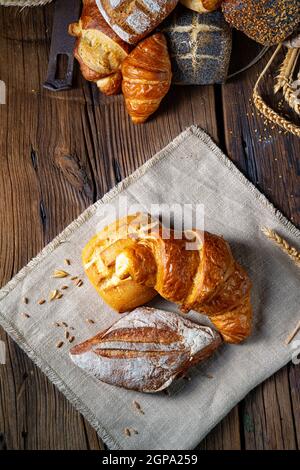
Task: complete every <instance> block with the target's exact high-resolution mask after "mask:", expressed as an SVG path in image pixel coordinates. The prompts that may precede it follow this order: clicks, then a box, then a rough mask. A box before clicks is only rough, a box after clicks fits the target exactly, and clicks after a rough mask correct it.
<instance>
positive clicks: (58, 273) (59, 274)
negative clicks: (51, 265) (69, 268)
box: [52, 269, 70, 279]
mask: <svg viewBox="0 0 300 470" xmlns="http://www.w3.org/2000/svg"><path fill="white" fill-rule="evenodd" d="M68 276H70V274H69V273H67V272H66V271H64V270H63V269H56V270H55V271H54V273H53V274H52V277H54V278H58V279H60V278H63V277H68Z"/></svg>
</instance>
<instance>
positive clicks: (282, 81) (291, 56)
mask: <svg viewBox="0 0 300 470" xmlns="http://www.w3.org/2000/svg"><path fill="white" fill-rule="evenodd" d="M296 51H297V49H288V51H287V53H286V55H285V58H284V60H283V62H282V64H281V66H280V68H279V73H278V75H277V77H276V83H275V85H274V93H278V91H279V90H281V89H282V88H283V87H284V85H286V84H287V83H288V82H289V80H290V76H291V73H292V72H291V71H292V69H293V68H294V64H295V63H296V54H297V52H296Z"/></svg>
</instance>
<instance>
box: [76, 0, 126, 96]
mask: <svg viewBox="0 0 300 470" xmlns="http://www.w3.org/2000/svg"><path fill="white" fill-rule="evenodd" d="M69 34H70V35H71V36H75V37H77V38H78V39H77V41H76V45H75V50H74V55H75V57H76V59H77V60H78V62H79V64H80V69H81V73H82V75H83V76H84V78H85V79H86V80H89V81H91V82H95V83H97V86H98V88H99V89H100V91H101V92H102V93H104V94H106V95H115V94H117V93H119V92H120V91H121V84H122V74H121V64H122V62H123V60H124V59H125V58H126V57H127V55H128V54H129V52H130V50H131V47H130V45H129V44H127V43H126V42H125V41H123V40H122V39H120V37H119V36H118V35H117V34H116V33H115V32H114V31H113V30H112V29H111V27H110V26H109V25H108V24H107V23H106V21H105V20H104V18H103V17H102V15H101V13H100V12H99V10H98V7H97V5H96V2H95V0H84V2H83V10H82V15H81V18H80V20H79V22H78V23H72V24H70V26H69Z"/></svg>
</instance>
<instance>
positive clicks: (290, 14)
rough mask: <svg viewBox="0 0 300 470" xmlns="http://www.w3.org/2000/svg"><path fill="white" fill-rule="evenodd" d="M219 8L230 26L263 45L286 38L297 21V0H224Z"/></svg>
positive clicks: (299, 3) (299, 12) (299, 10)
mask: <svg viewBox="0 0 300 470" xmlns="http://www.w3.org/2000/svg"><path fill="white" fill-rule="evenodd" d="M222 10H223V13H224V15H225V18H226V20H227V21H228V23H229V24H231V26H234V27H235V28H236V29H239V30H240V31H243V32H244V33H245V34H246V35H247V36H249V37H250V38H251V39H254V41H256V42H259V43H261V44H264V45H266V46H271V45H273V44H278V43H280V42H281V41H283V40H284V39H286V38H287V37H288V36H289V35H290V34H292V33H293V31H295V29H296V28H297V25H298V24H299V21H300V0H224V1H223V3H222Z"/></svg>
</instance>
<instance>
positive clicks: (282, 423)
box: [222, 36, 300, 449]
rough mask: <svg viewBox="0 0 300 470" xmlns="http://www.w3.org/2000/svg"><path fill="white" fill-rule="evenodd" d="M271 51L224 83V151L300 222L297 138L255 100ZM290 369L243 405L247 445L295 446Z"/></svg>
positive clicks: (267, 89)
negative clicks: (270, 118) (266, 116)
mask: <svg viewBox="0 0 300 470" xmlns="http://www.w3.org/2000/svg"><path fill="white" fill-rule="evenodd" d="M238 49H239V51H241V50H243V51H244V54H243V57H244V58H245V57H247V50H249V51H250V50H251V51H252V56H253V51H254V50H255V49H256V50H257V46H255V45H253V43H250V42H248V41H247V40H245V39H243V37H242V36H240V37H239V48H238ZM269 56H270V53H268V54H267V57H266V58H264V59H263V61H262V62H261V63H260V64H258V65H257V66H255V67H253V68H252V69H251V70H249V71H247V72H246V73H244V74H243V75H241V76H239V78H238V79H233V80H232V81H230V82H229V83H228V84H226V85H225V86H223V90H222V95H223V109H224V123H225V144H226V150H227V154H228V155H229V156H230V158H232V160H233V161H234V162H235V163H236V164H237V166H238V167H239V168H240V169H241V170H242V171H243V173H244V174H245V175H246V176H247V177H248V178H249V179H250V180H251V181H252V182H253V183H254V184H255V185H256V186H257V188H258V189H259V190H261V191H262V192H263V193H264V194H265V195H266V196H267V197H268V198H269V199H270V200H271V202H273V203H274V204H275V206H276V207H277V208H279V209H280V210H282V211H283V213H284V214H286V215H287V217H290V219H291V220H292V221H293V222H294V223H295V224H298V225H300V201H299V195H300V193H299V183H300V171H299V161H298V159H299V140H298V139H297V138H296V137H293V136H292V135H287V134H285V133H283V132H282V131H281V130H280V128H278V127H277V126H275V125H273V124H268V123H267V122H266V121H265V120H264V119H263V118H261V117H259V115H258V114H257V113H256V111H255V109H254V106H253V103H252V99H251V98H252V90H253V87H254V83H255V81H256V79H257V76H258V74H259V72H260V71H261V70H262V68H263V65H264V64H265V63H266V60H267V59H268V58H269ZM240 58H241V55H240V54H239V55H238V56H235V60H236V68H238V65H239V66H241V65H243V64H241V63H239V64H238V63H237V61H239V60H240ZM275 73H276V68H273V69H272V75H273V76H274V74H275ZM272 83H273V82H272V77H271V76H270V75H269V77H268V79H267V81H266V83H264V84H263V87H262V92H263V93H264V96H266V99H267V101H268V102H269V103H270V104H271V105H272V106H273V105H274V106H275V104H276V102H277V101H278V100H277V99H275V98H274V97H272V96H271V95H272V89H273V84H272ZM291 115H292V117H293V118H294V119H295V118H296V116H295V115H293V113H291ZM287 371H288V369H287V368H285V369H283V370H282V371H279V372H278V373H277V374H276V375H275V376H274V377H271V378H270V379H269V380H268V381H267V382H265V383H264V384H263V385H261V386H260V387H258V388H257V389H256V390H255V391H253V392H252V393H250V395H249V396H248V397H247V398H246V400H245V401H244V402H243V403H242V404H241V405H240V410H241V416H242V419H243V426H242V429H243V430H244V436H243V439H244V441H245V447H246V448H247V449H295V448H297V441H298V442H299V426H298V427H297V426H295V424H294V423H295V415H294V413H295V411H294V410H295V409H296V408H297V406H298V405H299V397H298V394H297V392H296V390H297V389H298V390H299V379H300V372H299V368H298V369H297V368H296V367H294V368H293V367H292V368H291V371H292V374H291V377H290V378H289V375H288V372H287ZM291 382H292V383H293V388H291ZM292 389H293V394H292V393H291V390H292Z"/></svg>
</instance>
